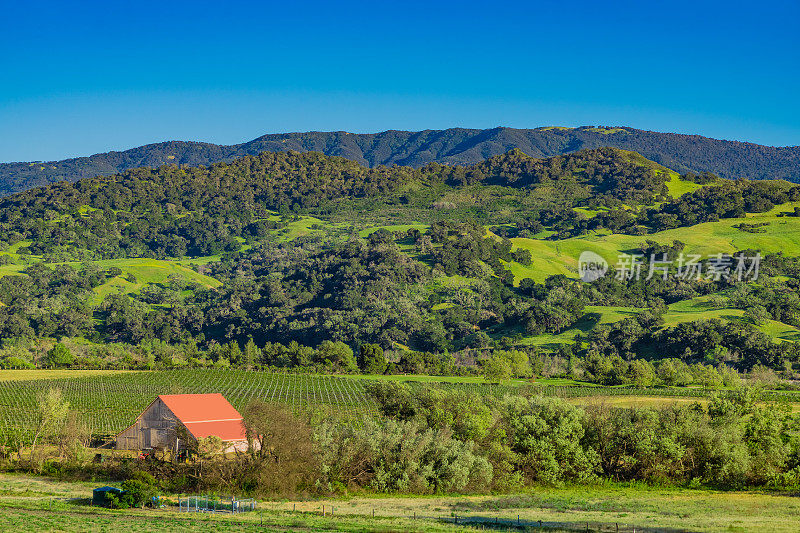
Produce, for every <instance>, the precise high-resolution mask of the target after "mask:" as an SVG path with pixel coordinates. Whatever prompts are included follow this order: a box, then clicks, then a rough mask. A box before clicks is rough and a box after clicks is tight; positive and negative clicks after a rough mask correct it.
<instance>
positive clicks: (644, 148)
mask: <svg viewBox="0 0 800 533" xmlns="http://www.w3.org/2000/svg"><path fill="white" fill-rule="evenodd" d="M603 146H611V147H615V148H622V149H625V150H632V151H636V152H638V153H641V154H642V155H643V156H645V157H647V158H648V159H651V160H653V161H655V162H656V163H659V164H661V165H664V166H667V167H669V168H672V169H675V170H677V171H679V172H688V171H693V172H704V171H708V172H713V173H715V174H718V175H720V176H723V177H725V178H731V179H735V178H741V177H745V178H751V179H786V180H789V181H794V182H800V146H787V147H772V146H764V145H758V144H754V143H748V142H742V141H726V140H719V139H712V138H709V137H703V136H700V135H688V134H680V133H661V132H654V131H647V130H638V129H635V128H630V127H594V126H582V127H579V128H563V127H557V126H545V127H540V128H535V129H515V128H507V127H496V128H490V129H469V128H449V129H445V130H422V131H416V132H414V131H403V130H387V131H383V132H379V133H349V132H346V131H333V132H318V131H312V132H294V133H272V134H265V135H262V136H260V137H257V138H255V139H252V140H250V141H246V142H243V143H240V144H232V145H218V144H213V143H205V142H198V141H165V142H161V143H153V144H147V145H143V146H139V147H135V148H131V149H129V150H123V151H111V152H103V153H98V154H94V155H91V156H85V157H77V158H71V159H65V160H61V161H48V162H16V163H0V195H2V196H5V195H8V194H12V193H14V192H19V191H23V190H27V189H30V188H33V187H37V186H41V185H46V184H48V183H52V182H56V181H62V180H67V181H76V180H78V179H81V178H86V177H94V176H103V175H110V174H114V173H118V172H122V171H124V170H129V169H131V168H136V167H145V166H146V167H158V166H162V165H166V164H178V165H189V166H197V165H207V164H211V163H215V162H221V161H229V160H232V159H234V158H236V157H241V156H244V155H255V154H257V153H260V152H263V151H272V152H279V151H287V150H296V151H299V152H307V151H319V152H322V153H324V154H326V155H336V156H341V157H345V158H347V159H350V160H352V161H355V162H357V163H360V164H362V165H365V166H370V167H375V166H379V165H385V166H391V165H395V164H396V165H402V166H412V167H421V166H423V165H425V164H427V163H430V162H438V163H445V164H451V165H453V164H456V165H467V164H474V163H477V162H480V161H483V160H485V159H487V158H489V157H492V156H495V155H499V154H502V153H505V152H507V151H509V150H512V149H515V148H517V149H520V150H522V151H523V152H525V153H526V154H528V155H530V156H533V157H551V156H554V155H563V154H567V153H572V152H575V151H578V150H581V149H585V148H600V147H603Z"/></svg>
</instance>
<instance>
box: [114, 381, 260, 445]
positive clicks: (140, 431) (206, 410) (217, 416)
mask: <svg viewBox="0 0 800 533" xmlns="http://www.w3.org/2000/svg"><path fill="white" fill-rule="evenodd" d="M179 427H183V428H185V429H186V434H187V435H188V436H189V438H192V439H194V440H200V439H203V438H206V437H210V436H217V437H219V438H220V439H222V440H223V441H224V442H225V443H227V444H228V446H227V448H226V451H230V450H244V449H246V448H247V438H246V437H245V429H244V423H243V421H242V415H240V414H239V411H237V410H236V409H234V407H233V406H232V405H231V404H230V403H229V402H228V400H226V399H225V397H224V396H223V395H222V394H219V393H215V394H162V395H160V396H159V397H158V398H156V399H155V400H153V402H152V403H151V404H150V405H149V406H147V408H146V409H145V410H144V411H143V412H142V414H140V415H139V416H138V417H137V418H136V422H134V423H133V425H131V426H130V427H129V428H128V429H126V430H125V431H123V432H122V433H120V434H119V435H117V449H118V450H145V449H150V448H170V449H180V448H181V442H180V438H179V431H178V428H179Z"/></svg>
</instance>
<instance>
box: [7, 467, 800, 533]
mask: <svg viewBox="0 0 800 533" xmlns="http://www.w3.org/2000/svg"><path fill="white" fill-rule="evenodd" d="M104 484H105V483H103V482H94V483H86V482H63V481H56V480H52V479H49V478H43V477H32V476H27V475H10V474H2V475H0V524H3V529H4V530H15V531H113V530H118V529H120V528H124V529H125V530H127V531H131V532H136V531H176V530H180V531H225V532H227V531H253V530H256V529H262V528H263V529H267V530H279V531H456V530H462V531H463V530H471V529H476V528H477V529H484V528H490V529H501V530H507V529H511V530H531V531H536V530H541V529H540V522H539V521H541V527H542V528H545V529H549V530H551V531H553V530H555V531H585V530H586V528H587V524H588V527H589V529H590V530H592V531H615V530H616V528H617V526H619V530H620V531H626V532H627V531H633V530H634V528H635V530H636V531H661V532H673V531H674V532H678V531H702V532H714V531H748V532H749V531H771V532H782V531H787V532H788V531H796V530H797V525H796V517H797V514H798V512H800V499H798V498H797V496H796V495H794V494H787V493H767V492H753V491H741V492H720V491H713V490H701V489H676V488H652V487H647V486H619V485H602V486H594V487H592V486H587V487H567V488H537V489H534V490H531V491H527V492H525V493H520V494H510V495H492V496H429V497H408V496H396V497H388V496H384V497H370V496H356V497H352V498H348V499H327V500H313V501H309V500H300V501H285V500H284V501H271V502H270V501H266V502H260V503H259V510H258V511H256V512H253V513H242V514H238V515H235V516H230V515H223V514H216V515H214V514H186V513H178V512H176V511H175V510H174V509H175V508H174V507H170V506H168V507H165V508H162V509H136V510H108V509H99V508H96V507H91V506H90V505H89V501H90V498H91V490H92V488H94V487H97V486H101V485H104ZM323 505H324V506H325V516H324V517H323V516H322V508H323ZM373 510H374V512H375V517H374V518H373V516H372V513H373ZM331 511H333V516H331ZM415 517H416V518H415ZM456 521H457V522H458V523H457V524H455V523H454V522H456ZM262 524H263V525H262Z"/></svg>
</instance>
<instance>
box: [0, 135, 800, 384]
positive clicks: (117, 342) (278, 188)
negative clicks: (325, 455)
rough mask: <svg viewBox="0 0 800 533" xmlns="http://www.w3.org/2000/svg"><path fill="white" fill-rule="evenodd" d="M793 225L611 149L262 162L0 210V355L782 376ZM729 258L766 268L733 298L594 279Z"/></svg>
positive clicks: (656, 283)
mask: <svg viewBox="0 0 800 533" xmlns="http://www.w3.org/2000/svg"><path fill="white" fill-rule="evenodd" d="M547 131H550V130H547ZM553 131H564V130H553ZM625 131H626V130H622V131H620V130H598V129H595V131H592V132H590V133H591V134H596V135H603V136H605V137H613V136H616V135H623V134H625V135H627V134H628V133H624V132H625ZM796 209H797V210H796ZM799 212H800V186H796V185H793V184H791V183H788V182H785V181H780V180H771V181H761V182H757V181H747V180H737V181H728V180H722V179H720V178H718V177H716V176H713V175H709V174H701V175H697V174H693V173H687V174H679V173H677V172H676V171H674V170H672V169H669V168H667V167H664V166H662V165H661V164H658V163H656V162H654V161H651V160H648V159H646V158H645V157H643V156H642V155H640V154H638V153H635V152H631V151H627V150H621V149H616V148H598V149H590V150H582V151H578V152H574V153H571V154H568V155H558V156H553V157H549V158H536V157H531V156H529V155H527V154H525V153H523V152H522V151H520V150H516V149H515V150H511V151H509V152H507V153H503V154H500V155H496V156H493V157H490V158H488V159H486V160H484V161H481V162H479V163H476V164H473V165H469V166H449V165H442V164H439V163H430V164H426V165H424V166H422V167H420V168H412V167H391V168H390V167H377V168H368V167H364V166H361V165H359V164H357V163H354V162H353V161H350V160H348V159H345V158H341V157H329V156H325V155H323V154H320V153H316V152H308V153H300V152H276V153H270V152H265V153H261V154H258V155H256V156H245V157H242V158H239V159H236V160H233V161H230V162H225V163H217V164H214V165H211V166H208V167H195V168H178V167H163V168H159V169H149V168H140V169H133V170H129V171H126V172H124V173H122V174H118V175H112V176H107V177H99V178H91V179H85V180H81V181H79V182H77V183H75V184H72V183H66V182H63V183H59V184H54V185H51V186H48V187H44V188H40V189H34V190H31V191H26V192H23V193H19V194H15V195H12V196H9V197H6V198H3V199H0V230H2V233H0V234H2V235H3V236H4V237H3V239H2V241H0V304H2V305H0V338H2V339H3V344H2V346H3V347H4V348H0V361H12V359H13V361H15V363H14V364H23V365H25V364H29V363H30V361H28V362H27V363H26V362H25V361H27V359H26V358H29V359H34V360H36V361H37V362H38V363H39V364H42V363H43V362H45V361H46V360H47V357H49V356H47V354H46V353H43V352H41V351H36V349H33V348H15V347H19V346H33V345H32V344H31V342H34V343H35V339H58V338H62V337H64V338H73V339H81V338H85V339H89V340H90V341H91V346H94V347H93V348H91V349H89V348H85V349H84V348H81V349H80V350H79V351H80V352H81V353H80V354H79V356H80V357H79V361H81V362H82V363H81V364H89V362H91V365H92V366H94V367H98V368H105V367H107V366H112V367H113V365H114V364H117V363H113V361H114V358H115V357H118V355H114V354H118V351H119V350H120V349H122V350H123V351H125V350H130V351H131V352H130V353H129V355H128V356H126V357H128V359H127V361H128V362H127V363H125V364H126V365H128V366H134V367H148V368H149V367H150V366H152V365H153V364H155V362H157V363H158V364H162V365H166V366H176V365H178V366H180V365H182V364H190V365H193V366H197V365H200V366H203V365H230V364H233V365H241V364H253V363H254V362H255V361H258V362H259V363H260V364H263V365H269V366H277V367H295V366H302V367H306V366H310V365H311V366H313V365H323V366H325V365H327V366H326V368H330V369H339V370H346V371H352V370H353V368H354V366H355V365H356V362H358V364H360V365H361V366H362V367H365V368H366V367H368V366H369V365H368V364H367V363H366V362H365V361H364V360H363V358H362V359H358V356H357V355H358V354H360V350H362V349H364V348H362V347H364V346H377V347H380V348H382V349H385V350H387V352H388V353H389V358H390V360H391V363H392V365H395V366H394V367H391V366H388V367H386V369H387V371H389V369H392V368H394V369H395V370H397V371H401V372H409V373H422V372H425V371H430V372H437V373H438V372H455V371H456V369H460V370H458V372H462V373H475V372H477V371H479V370H480V365H481V364H483V363H482V362H483V361H485V360H486V358H487V357H488V356H489V354H491V353H492V352H493V351H496V350H501V349H503V348H511V347H516V348H520V349H523V350H527V351H529V352H530V354H529V355H530V356H531V357H534V356H535V357H539V356H542V357H545V356H548V357H549V356H550V355H552V356H553V357H557V358H564V357H568V356H569V354H572V357H579V358H584V359H585V360H586V361H587V363H586V365H587V366H586V369H587V370H586V371H585V372H586V374H587V375H590V374H591V372H592V370H590V369H591V366H590V363H589V362H590V361H591V360H592V359H591V358H592V357H610V358H612V359H611V360H613V358H614V357H619V358H620V360H623V359H630V358H633V357H636V356H642V357H647V358H652V355H653V350H652V346H654V345H657V344H659V343H662V344H663V345H664V346H666V348H665V351H664V355H665V356H669V357H679V358H681V359H684V360H687V361H693V362H697V363H698V364H699V363H704V364H706V363H709V362H710V363H713V364H715V365H718V364H723V365H732V366H735V367H737V368H740V369H742V370H747V369H750V368H752V367H754V366H757V365H763V366H768V367H772V368H774V369H777V370H781V371H785V372H791V371H792V370H791V368H789V369H788V370H787V367H786V364H789V366H790V367H791V365H793V364H794V362H793V361H794V360H795V359H794V358H795V355H794V354H795V352H794V351H793V350H795V347H794V346H795V341H796V340H798V336H799V333H800V330H798V327H800V297H798V295H797V290H798V285H799V284H800V282H798V274H800V264H798V259H797V258H798V257H800V216H798V213H799ZM587 250H588V251H592V252H595V253H596V254H599V255H600V256H601V257H603V258H604V259H605V260H606V261H607V262H608V263H609V264H610V265H611V267H612V269H611V271H610V272H609V274H608V275H607V276H605V277H604V278H601V279H599V280H597V281H595V282H593V283H583V282H580V281H578V278H579V276H578V271H577V266H578V257H579V256H580V254H581V253H582V252H584V251H587ZM744 251H748V252H747V253H748V254H754V253H755V252H756V251H758V252H759V253H760V254H761V255H762V257H763V268H762V269H761V271H760V274H761V277H760V278H759V279H758V280H757V281H754V282H753V283H747V284H737V282H736V280H734V279H729V278H719V279H710V278H707V277H703V278H702V279H698V280H678V279H677V278H669V279H666V280H660V279H658V278H655V279H652V280H647V279H641V280H617V279H615V277H614V271H613V267H614V265H615V264H616V263H617V261H618V256H620V255H621V254H630V253H641V254H642V255H643V256H644V257H645V260H646V261H647V260H649V259H648V258H649V257H650V254H653V256H654V257H655V256H658V257H660V256H661V255H663V254H670V255H671V257H672V258H673V259H674V258H676V257H677V256H678V254H687V255H688V254H698V255H700V256H701V261H702V264H701V267H702V268H703V269H706V268H708V267H709V266H710V263H709V258H712V257H714V256H717V255H718V254H737V253H742V252H744ZM644 271H645V272H647V265H645V267H644ZM673 273H674V272H673ZM50 342H52V341H47V343H50ZM153 342H156V343H163V344H158V346H159V347H158V348H157V349H156V348H147V349H146V350H143V349H141V348H139V346H141V345H143V344H142V343H144V345H146V346H150V345H149V344H148V343H153ZM47 343H45V344H43V346H44V345H48V346H49V345H51V344H47ZM326 343H328V344H326ZM337 343H338V344H337ZM105 345H108V346H129V347H130V348H116V347H115V348H109V349H108V350H105V351H103V349H101V348H97V347H98V346H100V347H102V346H105ZM245 345H247V346H252V348H250V349H249V351H246V352H247V354H245V351H243V350H242V347H243V346H245ZM331 346H335V348H332V347H331ZM166 347H168V348H166ZM712 348H713V349H712ZM20 349H21V350H22V351H21V352H20V351H19V350H20ZM2 350H6V351H5V352H4V351H2ZM15 350H16V351H15ZM25 350H28V352H26V351H25ZM31 350H33V351H31ZM148 350H149V351H148ZM348 350H350V352H349V353H350V354H351V355H349V356H348V355H347V353H348ZM352 350H355V353H356V355H354V354H353V352H352ZM369 350H372V348H369ZM565 350H566V352H565ZM26 353H27V355H26ZM370 353H372V352H370ZM3 354H5V355H3ZM19 354H22V355H19ZM148 354H149V355H148ZM325 354H328V355H325ZM420 354H422V355H420ZM545 354H550V355H545ZM356 360H358V361H356ZM797 360H798V361H800V359H797ZM3 364H6V365H10V364H11V363H8V362H6V363H3ZM387 364H388V363H387ZM371 371H374V369H373V370H371ZM596 379H600V378H596ZM603 379H605V378H603ZM615 379H617V378H615ZM619 379H622V378H619ZM625 379H627V378H625Z"/></svg>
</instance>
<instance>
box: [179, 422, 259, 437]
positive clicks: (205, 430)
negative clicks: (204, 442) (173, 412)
mask: <svg viewBox="0 0 800 533" xmlns="http://www.w3.org/2000/svg"><path fill="white" fill-rule="evenodd" d="M184 426H186V429H188V430H189V433H191V434H192V436H194V438H196V439H203V438H205V437H209V436H211V435H216V436H217V437H219V438H221V439H222V440H224V441H231V440H244V439H245V438H246V437H245V432H244V425H243V424H242V421H241V420H227V421H224V422H187V423H186V424H184Z"/></svg>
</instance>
